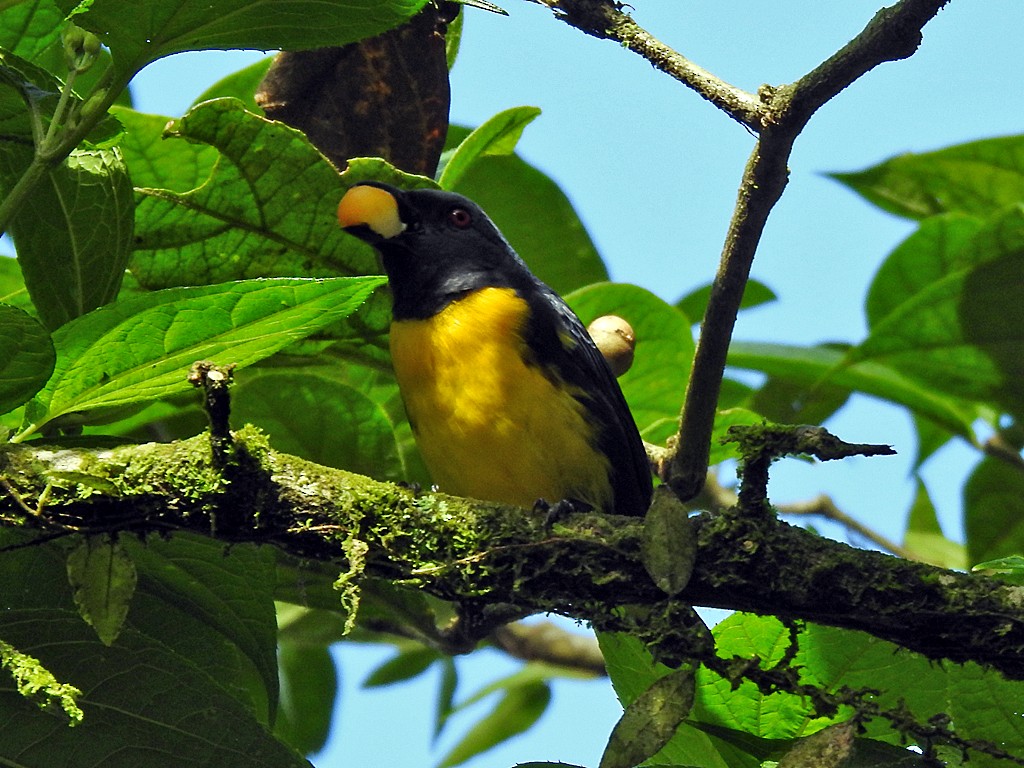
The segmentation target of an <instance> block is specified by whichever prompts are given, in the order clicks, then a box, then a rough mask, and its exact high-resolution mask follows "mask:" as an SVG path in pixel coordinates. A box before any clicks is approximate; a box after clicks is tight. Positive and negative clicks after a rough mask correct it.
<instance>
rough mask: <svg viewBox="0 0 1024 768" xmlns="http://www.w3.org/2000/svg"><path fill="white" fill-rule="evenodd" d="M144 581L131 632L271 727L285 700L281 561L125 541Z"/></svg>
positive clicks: (199, 545) (241, 551)
mask: <svg viewBox="0 0 1024 768" xmlns="http://www.w3.org/2000/svg"><path fill="white" fill-rule="evenodd" d="M124 543H125V546H126V548H127V549H128V551H129V553H130V555H131V557H132V560H133V561H134V562H135V564H136V567H137V568H138V573H139V584H138V589H137V590H136V594H135V598H134V600H133V604H132V610H131V613H130V614H129V616H128V625H129V626H130V627H132V628H134V629H136V630H138V631H140V632H142V633H144V634H145V635H146V636H148V637H153V638H159V639H160V640H161V641H162V642H163V643H164V645H165V646H167V647H168V648H170V649H172V650H173V651H174V652H175V653H176V654H178V655H179V656H180V657H182V658H185V659H188V660H189V664H191V665H194V666H195V667H196V668H198V669H202V670H204V671H205V673H206V674H208V675H210V676H211V677H212V678H215V679H216V680H217V681H218V684H219V685H220V686H221V687H222V688H223V690H224V691H226V692H227V693H228V694H230V695H231V696H232V697H233V698H234V699H235V700H236V701H237V702H238V703H239V704H241V705H242V706H244V707H245V708H246V710H247V711H248V712H249V713H250V716H255V717H256V719H257V720H259V722H260V723H263V724H264V725H265V724H267V723H269V722H272V720H273V717H274V714H275V711H276V707H277V696H278V685H279V679H278V672H277V622H276V617H275V611H274V601H273V592H274V587H275V584H276V571H275V555H274V552H273V550H271V549H270V548H267V547H257V546H255V545H252V544H235V545H231V547H230V549H228V548H227V547H226V545H225V544H223V543H222V542H219V541H215V540H213V539H209V538H205V537H200V536H196V535H185V534H176V535H175V536H174V537H173V538H171V539H168V540H160V539H152V540H150V541H148V542H146V543H139V542H137V541H135V540H129V539H127V538H126V539H125V540H124Z"/></svg>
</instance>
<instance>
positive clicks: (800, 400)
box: [716, 378, 850, 434]
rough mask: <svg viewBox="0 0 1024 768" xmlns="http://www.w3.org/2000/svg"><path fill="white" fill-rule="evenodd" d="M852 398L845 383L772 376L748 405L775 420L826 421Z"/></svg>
mask: <svg viewBox="0 0 1024 768" xmlns="http://www.w3.org/2000/svg"><path fill="white" fill-rule="evenodd" d="M849 398H850V390H849V389H846V388H845V387H836V386H833V385H831V384H828V383H818V384H816V385H813V386H807V385H806V384H802V383H800V382H796V381H790V380H787V379H780V378H769V379H768V381H766V382H765V383H764V384H763V385H762V386H761V388H760V389H758V390H756V391H755V392H753V393H752V395H751V397H750V398H749V400H748V405H749V407H750V408H751V409H753V410H754V411H756V412H757V413H759V414H761V416H763V417H764V418H765V419H767V420H768V421H774V422H775V423H776V424H824V423H825V421H826V420H827V419H828V418H829V417H830V416H831V415H832V414H834V413H835V412H836V411H838V410H839V409H840V408H842V407H843V405H845V404H846V401H847V400H848V399H849ZM716 434H717V431H716Z"/></svg>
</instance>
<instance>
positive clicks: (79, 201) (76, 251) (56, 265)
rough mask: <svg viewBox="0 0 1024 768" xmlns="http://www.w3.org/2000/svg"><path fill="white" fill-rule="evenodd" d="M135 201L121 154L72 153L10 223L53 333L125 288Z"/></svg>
mask: <svg viewBox="0 0 1024 768" xmlns="http://www.w3.org/2000/svg"><path fill="white" fill-rule="evenodd" d="M133 222H134V199H133V195H132V186H131V181H130V180H129V179H128V173H127V170H126V168H125V164H124V161H123V160H122V158H121V153H120V151H119V150H117V149H91V150H75V151H74V152H72V153H71V155H70V157H68V158H67V160H65V161H64V162H63V163H61V164H60V165H58V166H56V167H55V168H51V169H50V170H49V171H48V173H47V175H46V177H45V178H44V180H43V182H42V183H41V184H39V185H37V186H36V187H35V189H34V190H33V193H32V196H31V199H30V201H29V202H28V204H26V205H23V206H22V207H21V208H20V209H19V211H18V213H17V215H16V216H15V217H14V219H13V220H12V221H11V235H12V237H13V238H14V243H15V246H16V247H17V249H18V261H19V262H20V263H21V269H22V272H23V273H24V275H25V284H26V286H27V287H28V291H29V294H31V296H32V301H33V303H34V304H35V306H36V308H37V309H38V310H39V315H40V317H41V318H42V319H43V322H44V323H45V324H46V325H47V327H49V328H50V329H54V328H57V327H59V326H61V325H63V324H64V323H66V322H68V321H69V320H71V319H73V318H75V317H78V316H80V315H84V314H85V313H86V312H89V311H90V310H92V309H95V308H96V307H99V306H102V305H103V304H106V303H107V302H108V301H110V300H112V299H113V298H114V297H115V296H116V295H117V291H118V289H119V288H120V287H121V279H122V277H123V276H124V270H125V267H126V266H127V264H128V255H129V253H130V249H131V242H132V226H133Z"/></svg>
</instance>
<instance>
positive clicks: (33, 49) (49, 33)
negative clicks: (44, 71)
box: [0, 0, 64, 71]
mask: <svg viewBox="0 0 1024 768" xmlns="http://www.w3.org/2000/svg"><path fill="white" fill-rule="evenodd" d="M63 22H64V14H63V13H62V12H61V10H60V9H59V8H58V7H57V5H56V3H54V2H51V0H35V2H31V3H27V2H22V3H18V4H15V5H14V6H13V7H10V8H3V7H2V6H0V48H4V49H6V50H8V51H10V52H11V53H14V54H17V55H18V56H21V57H22V58H24V59H28V60H30V61H31V60H33V59H35V58H36V57H37V56H39V55H40V54H41V53H42V52H43V51H45V50H46V49H47V48H49V47H50V46H51V45H54V44H58V43H59V41H60V37H61V30H62V29H63ZM54 71H58V70H54Z"/></svg>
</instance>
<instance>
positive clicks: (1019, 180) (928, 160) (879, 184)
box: [832, 136, 1024, 219]
mask: <svg viewBox="0 0 1024 768" xmlns="http://www.w3.org/2000/svg"><path fill="white" fill-rule="evenodd" d="M832 176H833V178H835V179H838V180H839V181H841V182H842V183H844V184H846V185H847V186H848V187H850V188H851V189H853V190H854V191H856V192H859V193H860V194H861V195H863V196H864V197H866V198H867V199H868V200H870V201H871V202H872V203H874V204H875V205H877V206H879V207H881V208H884V209H885V210H887V211H890V212H891V213H895V214H897V215H899V216H906V217H908V218H912V219H923V218H926V217H928V216H935V215H936V214H940V213H948V212H952V211H959V212H962V213H968V214H975V215H978V216H988V215H989V214H991V212H992V211H994V210H997V209H999V208H1002V207H1004V206H1006V205H1010V204H1012V203H1018V202H1021V201H1024V136H1006V137H1003V138H997V139H983V140H981V141H974V142H970V143H968V144H961V145H959V146H955V147H947V148H946V149H940V150H938V151H936V152H926V153H923V154H906V155H900V156H899V157H894V158H892V159H891V160H887V161H886V162H884V163H881V164H880V165H876V166H875V167H873V168H868V169H867V170H864V171H859V172H857V173H835V174H832Z"/></svg>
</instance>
